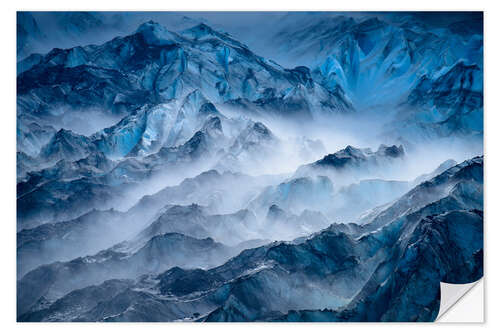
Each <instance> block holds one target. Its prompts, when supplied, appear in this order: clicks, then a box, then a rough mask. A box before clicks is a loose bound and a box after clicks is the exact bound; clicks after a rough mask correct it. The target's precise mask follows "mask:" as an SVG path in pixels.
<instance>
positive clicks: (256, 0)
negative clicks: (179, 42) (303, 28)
mask: <svg viewBox="0 0 500 333" xmlns="http://www.w3.org/2000/svg"><path fill="white" fill-rule="evenodd" d="M6 2H7V1H4V2H3V3H2V10H1V11H0V15H1V21H0V22H1V23H2V25H1V30H0V33H1V38H0V43H1V45H2V48H1V50H0V56H1V61H0V64H1V66H2V71H1V73H2V78H1V92H2V94H1V96H2V99H1V101H2V104H1V109H0V110H1V111H0V112H1V118H0V126H1V128H0V143H1V150H0V154H1V155H0V156H1V158H2V160H1V162H0V168H1V170H0V177H1V182H0V185H1V196H0V212H1V215H0V216H1V217H2V218H1V220H0V223H2V229H1V235H2V239H1V241H0V255H1V259H2V260H0V264H1V268H2V269H1V273H0V279H1V280H0V287H1V294H0V295H1V296H2V297H1V307H0V318H1V324H2V331H4V332H8V331H10V330H14V329H16V330H21V331H25V330H26V331H27V330H37V331H40V330H42V331H43V330H50V331H51V332H59V331H61V332H65V333H67V332H68V330H71V331H74V332H86V331H88V330H89V329H90V330H93V331H94V330H95V331H106V332H109V331H120V332H133V331H137V330H141V331H143V330H148V331H149V330H156V331H165V330H173V331H175V332H178V331H191V330H196V329H203V330H208V331H213V332H221V331H222V332H234V331H235V330H238V331H239V332H253V331H254V330H264V331H271V330H276V329H283V330H286V331H295V332H303V331H304V329H309V327H310V328H312V329H314V330H315V331H325V332H326V331H328V332H331V330H332V329H338V328H341V329H356V330H358V329H359V330H363V331H364V330H366V329H369V330H370V332H372V331H374V332H387V331H397V332H401V330H402V329H404V330H405V331H407V330H408V331H415V330H422V329H425V330H443V329H452V330H453V331H455V332H460V331H466V332H470V331H476V330H477V329H480V328H494V327H495V326H498V323H499V316H498V309H499V308H500V307H499V306H500V304H497V303H498V300H497V297H498V296H500V294H499V287H498V285H499V283H500V278H499V272H500V268H499V265H498V256H497V254H498V247H499V244H500V240H499V239H498V238H499V237H500V232H499V225H500V219H499V217H500V216H499V215H498V211H496V210H495V206H497V205H498V203H497V200H499V199H498V198H500V193H499V192H498V188H499V187H500V182H499V178H498V177H499V174H500V165H499V164H498V162H499V157H498V154H496V149H495V147H496V145H498V144H500V138H499V136H498V134H499V133H500V128H498V124H499V122H498V120H499V118H498V117H499V114H500V108H499V107H498V106H499V103H498V97H497V96H495V95H497V94H498V93H497V92H496V91H497V90H498V87H500V84H499V82H498V78H499V77H500V72H499V71H498V67H499V62H500V54H499V52H498V50H499V49H498V45H499V43H500V40H499V38H498V32H499V31H500V27H499V22H500V15H499V14H498V11H496V9H497V6H496V5H495V2H494V1H491V2H487V1H471V0H468V1H461V0H454V1H443V0H441V1H435V0H419V1H408V2H402V1H380V0H379V1H371V2H370V1H357V0H349V1H336V2H334V1H331V0H330V1H317V0H307V1H304V0H301V1H296V0H288V1H284V0H278V1H276V0H275V1H272V2H271V1H268V0H253V1H251V2H242V3H238V2H236V1H235V0H232V1H230V0H210V1H206V2H203V1H186V0H184V1H179V2H173V1H165V0H163V1H150V0H141V1H128V0H113V1H105V2H104V1H97V0H86V1H80V2H78V3H76V2H69V1H67V0H65V1H64V0H44V1H35V0H25V1H21V0H19V1H9V3H6ZM16 10H123V11H126V10H138V11H144V10H177V11H180V10H193V11H196V10H254V11H258V10H320V11H321V10H332V11H356V10H359V11H394V10H407V11H412V10H436V11H438V10H484V11H485V15H484V16H485V35H486V36H485V37H486V38H485V73H484V74H485V75H484V76H485V133H486V135H485V155H486V165H485V176H486V184H485V193H486V197H485V206H486V209H485V212H486V214H485V236H486V239H485V248H486V249H485V282H484V283H485V286H486V287H485V288H486V289H485V290H486V291H487V294H486V295H485V296H486V297H485V299H486V307H485V310H486V312H485V320H486V324H484V325H478V324H472V325H470V324H469V325H463V324H462V325H457V324H418V325H414V324H320V323H317V324H311V323H308V324H279V323H276V324H274V323H269V324H267V323H266V324H235V323H230V324H176V323H161V324H148V323H145V324H133V323H132V324H131V323H129V324H70V323H57V324H27V323H16V322H15V318H16V314H15V313H16V306H15V297H16V290H15V288H16V287H15V286H16V281H15V272H16V268H15V265H16V260H15V259H16V257H15V242H16V240H15V236H14V235H15V234H16V233H15V231H16V228H15V215H16V214H15V205H16V202H15V188H16V187H15V186H16V183H15V179H16V177H15V174H16V171H15V170H16V169H15V160H14V159H15V125H14V124H15V89H16V88H15V87H16V83H15V77H16V74H15V73H16V66H15V63H16V54H15V52H16V47H15V44H16V28H15V27H16V24H15V18H16V14H15V11H16ZM490 87H491V89H490ZM490 92H491V94H490ZM495 97H497V98H495ZM490 203H491V204H490ZM495 238H497V239H495ZM495 259H496V260H495ZM495 281H496V282H495ZM471 306H474V304H471ZM367 326H369V327H367ZM497 331H498V327H497Z"/></svg>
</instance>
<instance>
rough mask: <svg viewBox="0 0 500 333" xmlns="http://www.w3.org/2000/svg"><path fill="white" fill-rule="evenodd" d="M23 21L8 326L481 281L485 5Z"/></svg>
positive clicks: (426, 301)
mask: <svg viewBox="0 0 500 333" xmlns="http://www.w3.org/2000/svg"><path fill="white" fill-rule="evenodd" d="M230 16H234V17H232V19H227V18H228V17H230ZM17 18H18V19H17V39H18V44H17V74H16V76H17V77H16V87H17V103H16V119H17V123H16V138H17V145H16V148H17V152H16V167H17V168H16V169H17V174H16V180H17V191H16V204H17V226H16V236H17V248H16V256H17V320H18V321H22V322H25V321H27V322H33V321H37V322H38V321H78V322H81V321H128V322H130V321H139V322H143V321H198V322H211V321H238V322H246V321H280V322H282V321H292V322H297V321H329V322H338V321H351V322H352V321H355V322H359V321H362V322H374V321H390V322H393V321H404V322H407V321H433V320H435V319H436V316H437V315H438V313H439V307H440V298H441V295H440V288H439V283H440V282H446V283H471V282H474V281H476V280H478V279H480V278H481V277H482V276H483V215H484V208H483V206H484V199H483V193H484V191H483V185H484V177H483V169H484V152H483V132H484V129H483V122H484V119H483V118H484V117H483V114H484V104H483V90H484V82H483V66H484V64H483V28H482V25H483V17H482V13H480V12H454V13H444V12H441V13H440V12H437V13H434V12H428V13H427V12H426V13H412V12H405V13H403V12H385V13H376V12H366V13H363V12H359V13H349V12H342V13H335V12H314V13H312V12H311V13H310V12H290V13H287V12H275V13H249V12H239V13H217V12H188V13H183V12H116V13H112V12H18V13H17Z"/></svg>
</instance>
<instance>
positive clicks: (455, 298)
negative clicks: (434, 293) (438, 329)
mask: <svg viewBox="0 0 500 333" xmlns="http://www.w3.org/2000/svg"><path fill="white" fill-rule="evenodd" d="M440 285H441V306H440V308H439V314H438V316H437V318H436V321H437V322H441V323H482V322H484V282H483V279H480V280H478V281H476V282H473V283H467V284H449V283H443V282H441V283H440Z"/></svg>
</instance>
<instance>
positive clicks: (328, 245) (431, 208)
mask: <svg viewBox="0 0 500 333" xmlns="http://www.w3.org/2000/svg"><path fill="white" fill-rule="evenodd" d="M481 172H482V158H475V159H473V160H469V161H465V162H463V163H461V164H459V165H458V166H456V167H452V168H451V169H448V170H446V171H445V172H444V173H442V174H440V175H438V176H436V177H434V178H433V179H432V180H431V181H428V182H425V183H423V184H421V185H420V186H418V187H417V188H415V189H414V190H412V191H410V192H409V193H410V194H411V193H418V192H419V191H422V190H423V188H431V187H433V186H434V185H435V186H438V185H442V184H449V185H452V189H451V190H450V192H449V193H448V194H445V195H444V197H443V196H441V197H435V199H434V201H433V202H430V203H429V204H427V205H422V206H420V208H418V209H416V210H410V211H406V212H405V213H404V214H402V215H399V216H394V215H391V216H389V214H385V215H384V217H385V218H384V222H383V223H381V222H372V223H375V224H374V225H373V226H371V225H370V224H368V225H366V226H365V227H362V228H361V229H349V228H346V226H345V225H336V224H334V225H332V226H331V227H329V228H327V229H325V230H323V231H322V232H319V233H316V234H313V235H311V236H310V237H307V238H302V239H297V240H296V241H294V242H290V243H287V242H277V243H272V244H269V245H266V246H264V247H259V248H255V249H251V250H246V251H243V252H242V253H241V254H240V255H238V256H236V257H234V258H233V259H231V260H229V261H228V262H227V263H225V264H224V265H222V266H219V267H216V268H213V269H210V270H182V269H178V268H175V269H172V270H168V271H166V272H165V273H163V274H160V275H158V276H156V277H152V278H148V277H145V278H141V279H139V280H138V281H137V282H136V283H135V286H134V287H132V288H126V289H124V290H123V291H122V292H121V294H119V295H116V296H115V297H112V298H110V299H108V300H107V301H106V302H105V303H103V304H100V305H97V306H95V307H94V308H93V309H90V307H84V308H83V312H80V313H75V312H73V313H71V314H70V315H69V316H67V317H65V319H66V320H85V321H86V320H90V321H95V320H110V321H121V320H146V321H157V320H174V319H189V318H191V320H194V319H196V318H197V317H199V316H200V314H207V313H209V314H208V316H204V317H203V320H208V321H235V320H236V321H248V320H257V321H258V320H270V319H279V320H283V319H288V320H300V319H301V318H302V319H308V318H309V319H311V318H318V319H320V318H323V320H361V321H370V320H398V321H399V320H402V321H412V320H432V319H433V317H434V316H435V315H436V314H437V311H438V309H439V283H438V282H439V281H440V279H445V280H447V281H455V280H456V278H457V277H458V276H462V277H464V276H465V280H467V281H465V280H460V281H456V282H459V283H465V282H470V281H469V280H471V281H474V280H476V279H477V278H479V277H480V276H481V275H482V270H481V267H482V266H481V265H480V262H481V260H482V259H481V254H482V213H481V211H478V210H475V209H477V208H482V202H481V201H478V200H479V199H480V198H482V191H481V190H482V178H478V177H477V176H478V173H481ZM433 184H434V185H433ZM414 196H417V195H416V194H414V195H413V197H414ZM471 196H473V197H475V198H476V199H473V200H471V199H470V197H471ZM403 198H404V197H403ZM405 200H406V199H405ZM394 206H395V207H398V206H399V204H395V205H394ZM381 225H383V226H384V227H382V228H380V227H378V226H381ZM364 228H366V230H367V231H370V230H373V231H372V232H366V231H363V230H362V229H364ZM436 237H437V238H436ZM437 239H439V241H437ZM437 244H440V245H439V246H438V248H435V247H436V246H437ZM457 247H458V248H460V249H461V251H460V253H461V255H460V256H453V258H452V259H450V258H451V257H450V253H452V251H451V249H452V248H457ZM433 249H434V250H433ZM420 250H421V251H420ZM436 250H437V251H438V252H437V253H438V256H437V257H435V256H434V255H432V256H427V255H426V253H429V254H430V253H436V252H435V251H436ZM419 251H420V252H419ZM433 251H434V252H433ZM417 253H421V254H422V256H423V257H422V256H419V255H416V254H417ZM420 258H426V260H430V261H431V264H430V265H428V264H424V262H423V261H422V260H420ZM432 258H435V259H432ZM459 270H462V271H460V272H459ZM392 272H394V274H396V275H398V274H399V275H404V276H405V278H403V279H392V278H391V279H390V280H389V281H390V282H389V283H387V281H386V278H385V277H394V276H395V275H394V274H393V273H392ZM462 273H464V274H462ZM426 279H430V280H431V281H432V282H433V283H437V289H436V288H434V287H432V288H428V287H429V285H428V284H426V283H425V282H424V281H427V280H426ZM389 286H390V287H389ZM431 286H434V284H432V285H431ZM318 290H321V294H317V293H316V291H318ZM325 290H328V292H327V294H325V292H324V291H325ZM377 290H378V291H377ZM368 291H369V292H368ZM80 292H82V293H83V295H89V293H90V292H91V290H88V289H82V290H81V291H80ZM388 293H391V295H392V296H391V297H390V299H391V302H387V297H388V295H389V294H388ZM305 295H307V297H306V296H305ZM414 295H418V296H414ZM70 296H72V295H71V294H68V295H67V296H65V297H64V298H62V299H61V300H63V299H65V298H66V297H70ZM83 297H86V296H83ZM74 302H75V303H77V304H78V303H80V302H81V300H78V299H77V300H75V301H74ZM54 304H56V303H54ZM405 306H406V307H405ZM367 307H370V308H373V309H375V310H374V311H365V310H364V309H365V308H367ZM401 307H405V308H406V309H408V310H407V311H403V312H401V311H397V312H393V311H392V309H400V308H401ZM325 308H327V309H337V310H336V311H335V312H333V311H323V312H321V311H316V310H314V311H302V310H306V309H325ZM139 309H141V310H139ZM145 310H146V311H145ZM293 310H295V311H299V312H294V311H293ZM102 311H104V312H102ZM61 313H67V310H66V309H65V307H64V306H63V307H61V306H60V302H59V303H58V304H57V306H54V307H49V308H48V309H47V310H43V311H38V312H33V313H31V314H26V315H25V317H23V318H25V320H30V318H36V320H51V319H50V318H57V316H58V315H59V314H61ZM286 313H288V317H282V315H283V314H286ZM297 314H298V315H297ZM54 316H56V317H54ZM308 316H309V317H308Z"/></svg>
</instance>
